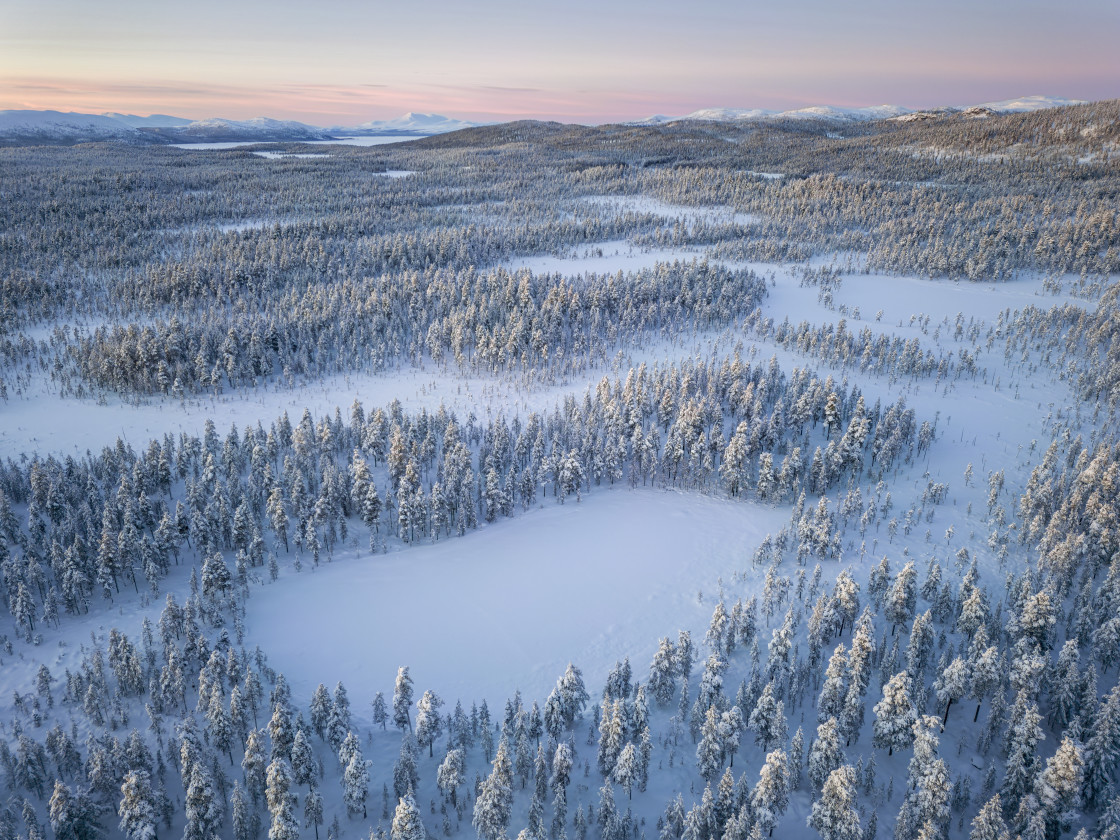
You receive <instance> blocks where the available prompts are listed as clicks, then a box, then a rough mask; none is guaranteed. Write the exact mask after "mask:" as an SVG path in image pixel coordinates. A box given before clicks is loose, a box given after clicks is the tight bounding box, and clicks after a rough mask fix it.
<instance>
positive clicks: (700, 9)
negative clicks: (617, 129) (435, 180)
mask: <svg viewBox="0 0 1120 840" xmlns="http://www.w3.org/2000/svg"><path fill="white" fill-rule="evenodd" d="M1118 43H1120V2H1117V0H1065V2H1056V1H1055V0H1047V1H1046V2H1038V0H938V2H929V0H849V1H848V2H836V0H787V2H782V3H776V2H773V0H767V2H761V1H760V0H687V1H686V0H672V2H669V0H565V2H563V3H538V2H533V0H404V1H403V2H402V0H396V1H395V2H386V0H320V2H318V3H309V2H306V0H299V1H298V2H297V0H267V2H266V0H191V2H180V3H170V2H160V0H101V2H90V0H0V109H8V108H10V109H24V108H27V109H55V110H61V111H80V112H86V113H102V112H106V111H118V112H122V113H135V114H143V115H147V114H150V113H165V114H174V115H177V116H185V117H191V118H205V117H214V116H221V117H227V118H230V119H245V118H249V117H254V116H270V117H275V118H278V119H295V120H300V121H303V122H307V123H311V124H313V125H324V126H330V125H353V124H356V123H359V122H365V121H367V120H372V119H387V118H392V117H395V116H399V115H400V114H402V113H404V112H406V111H418V112H434V113H440V114H444V115H446V116H451V117H458V118H461V119H471V120H509V119H517V118H534V119H556V120H560V121H564V122H585V123H600V122H609V121H614V120H624V119H639V118H642V117H647V116H650V115H652V114H667V115H674V116H677V115H682V114H686V113H689V112H691V111H694V110H696V109H698V108H707V107H732V108H774V109H780V110H786V109H792V108H800V107H805V106H808V105H820V104H828V105H838V106H866V105H879V104H893V105H903V106H907V107H927V106H935V105H970V104H977V103H980V102H988V101H995V100H1001V99H1009V98H1013V97H1019V96H1027V95H1035V94H1039V95H1047V96H1060V97H1066V98H1072V99H1087V100H1095V99H1110V98H1115V97H1118V96H1120V49H1118V48H1117V44H1118Z"/></svg>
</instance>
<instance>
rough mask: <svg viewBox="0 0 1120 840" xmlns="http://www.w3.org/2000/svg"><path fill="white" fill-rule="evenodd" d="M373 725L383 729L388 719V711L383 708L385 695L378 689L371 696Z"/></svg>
mask: <svg viewBox="0 0 1120 840" xmlns="http://www.w3.org/2000/svg"><path fill="white" fill-rule="evenodd" d="M371 705H372V707H373V725H374V726H380V727H381V728H382V730H384V729H385V724H386V723H387V722H388V720H389V713H388V711H387V710H386V708H385V695H384V694H382V693H381V692H380V691H379V692H377V694H375V695H374V696H373V702H372V704H371Z"/></svg>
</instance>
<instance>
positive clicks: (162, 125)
mask: <svg viewBox="0 0 1120 840" xmlns="http://www.w3.org/2000/svg"><path fill="white" fill-rule="evenodd" d="M475 125H479V123H471V122H466V121H465V120H456V119H450V118H448V117H443V116H440V115H439V114H413V113H409V114H405V115H404V116H401V117H397V118H396V119H392V120H375V121H372V122H367V123H362V124H361V125H356V126H334V127H331V128H320V127H318V126H313V125H307V124H306V123H301V122H294V121H290V120H274V119H270V118H268V117H257V118H255V119H251V120H226V119H220V118H213V119H208V120H189V119H185V118H183V117H173V116H169V115H167V114H152V115H151V116H147V117H141V116H137V115H136V114H118V113H108V114H79V113H74V112H68V113H63V112H60V111H0V145H7V146H22V145H37V144H51V145H71V144H74V143H90V142H98V141H104V140H113V141H121V142H126V143H135V144H158V143H225V142H261V143H266V142H284V141H306V140H332V139H335V138H338V137H353V136H368V135H374V134H393V135H400V136H402V137H427V136H430V135H432V134H442V133H444V132H448V131H458V130H459V129H463V128H471V127H473V126H475Z"/></svg>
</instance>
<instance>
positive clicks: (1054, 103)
mask: <svg viewBox="0 0 1120 840" xmlns="http://www.w3.org/2000/svg"><path fill="white" fill-rule="evenodd" d="M1081 104H1084V101H1083V100H1080V99H1063V98H1061V97H1058V96H1023V97H1020V98H1018V99H1005V100H1003V101H1001V102H986V103H984V104H982V105H973V106H960V107H954V106H944V107H940V108H926V109H923V110H920V111H916V110H913V109H911V108H905V107H903V106H901V105H871V106H868V107H866V108H841V107H838V106H836V105H813V106H810V107H808V108H797V109H795V110H792V111H770V110H766V109H765V108H702V109H701V110H699V111H693V112H692V113H691V114H686V115H684V116H683V117H667V116H665V115H663V114H657V115H655V116H652V117H646V118H645V119H643V120H635V121H634V122H632V123H630V125H661V124H664V123H669V122H676V121H677V120H705V121H710V122H743V121H748V120H761V119H777V120H781V119H790V120H804V119H813V120H829V121H831V122H868V121H871V120H898V121H900V122H903V121H913V120H921V119H930V118H932V117H940V116H945V115H947V114H955V113H962V112H963V113H965V114H966V115H969V116H987V115H988V114H993V113H995V114H1014V113H1020V112H1023V111H1037V110H1041V109H1043V108H1061V107H1063V106H1065V105H1081Z"/></svg>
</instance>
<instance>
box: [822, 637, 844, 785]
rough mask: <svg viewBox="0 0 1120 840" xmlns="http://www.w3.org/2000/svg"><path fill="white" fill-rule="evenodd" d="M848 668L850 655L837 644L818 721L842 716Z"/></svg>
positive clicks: (823, 691) (831, 659)
mask: <svg viewBox="0 0 1120 840" xmlns="http://www.w3.org/2000/svg"><path fill="white" fill-rule="evenodd" d="M847 669H848V657H847V656H846V655H845V651H844V646H843V645H837V646H836V650H834V651H833V653H832V656H831V657H830V658H829V660H828V669H827V670H826V671H825V677H824V685H823V686H822V687H821V693H820V697H819V698H818V699H817V721H818V722H821V723H823V722H824V721H826V720H828V719H829V718H839V717H840V715H841V713H842V711H843V709H844V696H845V694H846V693H847V689H846V687H845V685H844V677H845V674H846V673H847ZM822 784H823V780H822Z"/></svg>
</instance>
